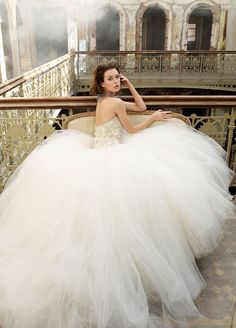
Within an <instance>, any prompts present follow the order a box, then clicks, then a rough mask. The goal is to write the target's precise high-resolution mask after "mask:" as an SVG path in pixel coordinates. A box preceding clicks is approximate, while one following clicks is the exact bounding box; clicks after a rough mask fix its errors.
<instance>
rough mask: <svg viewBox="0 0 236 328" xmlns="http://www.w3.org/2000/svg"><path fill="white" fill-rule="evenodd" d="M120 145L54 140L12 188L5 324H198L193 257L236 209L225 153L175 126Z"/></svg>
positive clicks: (42, 327) (209, 246)
mask: <svg viewBox="0 0 236 328" xmlns="http://www.w3.org/2000/svg"><path fill="white" fill-rule="evenodd" d="M122 139H123V140H122V143H113V144H111V145H109V146H106V147H101V148H92V147H91V144H92V142H93V137H92V136H90V135H87V134H85V133H80V132H77V131H72V130H64V131H60V132H57V133H55V134H53V135H52V136H51V137H49V138H48V139H47V140H46V141H45V142H44V143H43V144H41V145H40V146H38V147H37V148H36V149H35V150H34V151H33V152H32V153H31V154H30V155H29V156H28V157H27V159H26V160H25V161H24V162H23V164H22V165H21V166H20V167H19V168H18V169H17V171H16V172H15V173H14V174H13V176H12V177H11V178H10V180H9V181H8V184H7V186H6V188H5V190H4V191H3V193H2V194H1V196H0V325H2V327H3V328H154V327H155V328H159V327H167V324H166V322H167V321H165V319H163V317H168V318H169V319H170V321H173V322H174V324H176V325H178V323H179V327H181V328H182V327H183V326H181V325H182V322H183V319H184V318H192V317H198V316H199V312H198V309H197V307H196V306H195V304H194V299H195V298H196V297H197V296H198V295H199V293H200V292H201V290H202V289H203V288H204V286H205V282H204V280H203V278H202V277H201V274H200V272H199V270H198V268H197V266H196V264H195V258H198V257H202V256H206V255H207V254H208V253H210V252H212V251H213V250H214V248H215V247H216V245H217V243H218V242H219V241H220V239H221V236H222V228H223V224H224V222H225V220H226V219H227V218H229V217H232V215H233V210H234V206H233V204H232V201H231V196H230V195H229V193H228V186H229V183H230V181H231V179H232V171H231V170H230V169H229V168H228V167H227V165H226V164H225V161H224V156H225V152H224V150H223V149H222V148H221V147H220V146H219V145H218V144H217V143H216V142H215V141H213V140H212V139H210V138H208V137H206V136H205V135H203V134H201V133H198V132H196V131H194V130H193V129H192V128H189V127H186V126H184V125H182V124H177V123H171V122H168V123H166V124H163V125H160V126H155V127H151V128H148V129H146V130H144V131H141V132H140V133H137V134H133V135H129V134H127V133H125V132H124V131H123V135H122ZM153 304H155V305H156V309H157V311H156V312H155V310H151V308H152V305H153ZM158 309H161V311H159V310H158ZM158 311H159V312H158ZM164 314H165V315H164Z"/></svg>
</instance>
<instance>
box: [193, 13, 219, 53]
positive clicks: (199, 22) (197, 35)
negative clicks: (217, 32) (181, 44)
mask: <svg viewBox="0 0 236 328" xmlns="http://www.w3.org/2000/svg"><path fill="white" fill-rule="evenodd" d="M212 21H213V16H212V12H211V11H210V10H209V9H208V8H204V7H199V8H196V9H194V10H193V11H192V12H191V15H190V16H189V22H188V36H187V50H209V49H210V44H211V30H212Z"/></svg>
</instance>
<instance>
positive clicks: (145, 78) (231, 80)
mask: <svg viewBox="0 0 236 328" xmlns="http://www.w3.org/2000/svg"><path fill="white" fill-rule="evenodd" d="M76 54H77V56H78V59H77V63H78V68H77V71H78V76H79V90H80V91H83V90H84V91H85V90H88V82H87V79H90V78H91V74H92V72H93V70H94V69H95V67H96V66H97V65H98V64H99V63H102V62H108V61H116V62H117V63H119V65H120V67H121V70H122V71H123V72H125V74H127V76H128V77H129V78H131V79H132V80H133V81H134V82H135V86H136V87H138V86H139V87H168V88H170V87H179V88H181V87H187V88H190V87H192V88H196V87H197V88H205V89H219V90H229V91H236V51H79V52H77V53H76Z"/></svg>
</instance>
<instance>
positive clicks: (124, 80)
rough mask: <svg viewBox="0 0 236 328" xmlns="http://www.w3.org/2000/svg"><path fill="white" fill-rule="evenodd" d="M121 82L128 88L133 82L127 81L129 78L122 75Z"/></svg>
mask: <svg viewBox="0 0 236 328" xmlns="http://www.w3.org/2000/svg"><path fill="white" fill-rule="evenodd" d="M120 82H121V83H122V84H123V85H125V86H126V87H128V86H129V85H130V84H131V82H130V81H129V80H128V79H127V77H125V76H124V75H122V74H120Z"/></svg>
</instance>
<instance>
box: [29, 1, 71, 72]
mask: <svg viewBox="0 0 236 328" xmlns="http://www.w3.org/2000/svg"><path fill="white" fill-rule="evenodd" d="M32 18H33V19H32V21H33V30H34V43H35V48H36V65H37V66H40V65H42V64H44V63H46V62H48V61H50V60H53V59H56V58H57V57H60V56H62V55H65V54H66V53H68V33H67V16H66V12H65V9H64V8H63V7H33V9H32Z"/></svg>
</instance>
